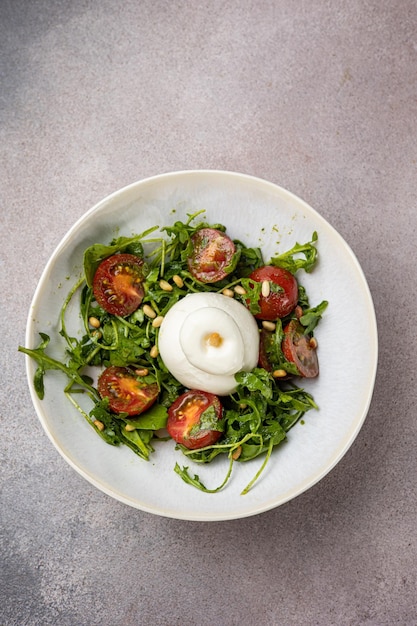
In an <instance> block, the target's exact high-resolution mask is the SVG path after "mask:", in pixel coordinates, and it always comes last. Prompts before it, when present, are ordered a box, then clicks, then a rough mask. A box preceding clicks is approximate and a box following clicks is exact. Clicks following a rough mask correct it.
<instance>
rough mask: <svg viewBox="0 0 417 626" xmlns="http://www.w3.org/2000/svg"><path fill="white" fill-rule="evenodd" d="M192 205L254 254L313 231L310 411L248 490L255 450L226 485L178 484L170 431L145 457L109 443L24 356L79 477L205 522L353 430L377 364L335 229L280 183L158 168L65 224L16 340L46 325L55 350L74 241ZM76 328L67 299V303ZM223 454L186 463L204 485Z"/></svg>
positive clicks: (226, 514)
mask: <svg viewBox="0 0 417 626" xmlns="http://www.w3.org/2000/svg"><path fill="white" fill-rule="evenodd" d="M200 209H205V210H206V215H205V216H203V218H204V219H206V220H207V221H208V222H211V223H213V222H217V223H219V222H220V223H222V224H224V225H225V226H226V227H227V232H228V234H229V235H230V236H231V237H232V238H237V239H240V240H242V241H243V242H244V243H246V244H247V245H253V246H261V247H262V250H263V252H264V257H265V260H268V258H269V257H270V256H272V255H273V254H276V253H277V252H279V251H286V250H287V249H289V248H290V247H292V246H293V245H294V243H295V242H296V241H298V242H300V243H301V242H305V241H309V240H310V238H311V235H312V233H313V231H315V230H316V231H317V232H318V235H319V240H318V250H319V254H320V261H319V263H318V265H317V267H316V268H315V269H314V271H313V272H312V273H311V274H306V273H305V272H301V273H300V274H299V279H300V282H301V283H302V284H304V285H305V287H306V288H307V292H308V293H309V295H310V302H311V304H312V305H314V304H318V303H319V302H320V301H321V300H323V299H326V300H328V301H329V306H328V309H327V311H326V313H325V315H324V317H323V319H322V321H321V323H320V325H319V327H318V329H317V333H316V336H317V338H318V342H319V359H320V376H319V378H318V379H317V380H311V381H305V382H304V383H303V386H304V388H305V389H307V390H308V391H310V392H311V393H312V394H313V396H314V399H315V400H316V402H317V404H318V405H319V407H320V408H319V410H318V411H314V410H313V411H310V412H309V413H308V414H307V415H306V417H305V423H304V424H300V423H299V424H297V425H296V426H295V427H294V428H293V429H292V430H291V431H290V432H289V433H288V441H287V442H286V443H284V444H283V445H281V446H280V447H278V448H277V449H275V450H274V452H273V454H272V457H271V460H270V462H269V464H268V465H267V467H266V470H265V471H264V473H263V474H262V476H261V478H260V479H259V481H258V482H257V483H256V484H255V486H254V487H253V489H252V490H251V491H249V493H247V494H246V495H243V496H242V495H240V492H241V491H242V489H243V488H244V487H245V486H246V485H247V483H248V482H249V481H250V480H251V478H252V477H253V475H254V474H255V473H256V470H257V468H258V467H259V465H260V463H261V462H262V461H261V460H260V459H258V460H255V461H251V462H248V463H244V464H243V463H242V464H235V466H234V470H233V474H232V478H231V480H230V482H229V483H228V485H227V487H226V488H225V489H224V490H223V491H221V492H219V493H216V494H207V493H203V492H200V491H198V490H197V489H195V488H193V487H191V486H189V485H187V484H185V483H184V482H183V481H182V480H181V479H180V477H179V476H177V474H175V473H174V471H173V468H174V465H175V462H176V461H178V462H179V464H180V465H184V464H185V465H191V466H192V465H193V464H192V463H191V462H190V461H187V460H186V459H185V457H184V456H183V455H182V453H181V452H180V451H175V449H174V444H173V442H164V443H158V444H157V447H156V452H155V453H154V454H153V455H152V459H151V461H149V462H145V461H143V460H141V459H140V458H138V457H137V456H136V455H135V454H134V453H133V452H131V451H130V450H129V449H128V448H126V447H124V446H120V447H117V448H114V447H112V446H109V445H107V444H106V443H104V441H102V440H101V438H100V437H98V436H97V435H96V433H95V432H94V431H93V429H92V428H91V427H90V426H89V425H88V424H87V422H86V421H85V420H84V418H83V417H82V416H81V415H80V414H79V413H78V411H77V410H76V409H75V408H73V407H72V405H71V404H70V403H69V402H68V400H67V399H66V397H65V396H64V393H63V388H64V385H65V384H66V382H67V381H66V379H65V376H64V375H63V374H61V373H60V372H55V371H54V372H48V373H47V375H46V377H45V389H46V393H45V398H44V400H43V401H40V400H39V399H38V397H37V395H36V393H35V391H34V388H33V383H32V381H33V375H34V371H35V367H36V366H35V363H34V362H33V361H32V360H31V359H29V358H28V357H27V359H26V362H27V374H28V379H29V386H30V391H31V396H32V400H33V403H34V406H35V409H36V412H37V414H38V416H39V419H40V421H41V423H42V426H43V428H44V429H45V431H46V433H47V435H48V437H49V438H50V440H51V441H52V443H53V444H54V445H55V447H56V448H57V450H58V451H59V452H60V454H61V455H62V456H63V457H64V458H65V459H66V461H67V462H68V463H69V464H70V465H71V466H72V467H73V468H74V469H75V470H76V471H77V472H79V473H80V474H81V475H82V476H84V478H86V479H87V480H88V481H89V482H90V483H92V484H93V485H95V486H96V487H98V488H99V489H101V490H102V491H104V492H105V493H107V494H109V495H110V496H112V497H114V498H116V499H117V500H120V501H122V502H124V503H126V504H129V505H131V506H133V507H136V508H138V509H141V510H143V511H148V512H150V513H155V514H158V515H163V516H167V517H172V518H177V519H187V520H201V521H215V520H227V519H234V518H241V517H246V516H250V515H255V514H258V513H261V512H263V511H266V510H269V509H272V508H274V507H277V506H279V505H281V504H283V503H284V502H287V501H289V500H291V499H292V498H294V497H296V496H297V495H299V494H301V493H302V492H304V491H305V490H306V489H308V488H310V487H311V486H312V485H314V484H315V483H317V482H318V481H319V480H320V479H322V478H323V477H324V476H325V475H326V474H327V473H328V472H329V471H330V470H331V469H332V468H333V467H334V466H335V465H336V464H337V463H338V461H340V459H341V458H342V457H343V455H344V454H345V453H346V451H347V450H348V449H349V447H350V446H351V444H352V443H353V441H354V440H355V438H356V436H357V434H358V432H359V430H360V428H361V426H362V424H363V422H364V419H365V417H366V414H367V411H368V408H369V404H370V401H371V398H372V392H373V387H374V381H375V375H376V367H377V351H378V345H377V344H378V342H377V329H376V321H375V313H374V307H373V303H372V298H371V295H370V292H369V289H368V286H367V283H366V280H365V277H364V274H363V272H362V270H361V267H360V265H359V263H358V261H357V259H356V257H355V256H354V254H353V253H352V251H351V249H350V248H349V246H348V245H347V244H346V242H345V241H344V240H343V239H342V237H341V236H340V235H339V234H338V233H337V232H336V231H335V229H334V228H333V227H332V226H330V224H329V223H328V222H326V221H325V220H324V219H323V218H322V217H321V216H320V215H319V214H318V213H317V212H316V211H314V210H313V209H312V208H311V207H310V206H308V205H307V204H306V203H305V202H303V201H302V200H300V199H299V198H297V197H296V196H294V195H293V194H291V193H290V192H288V191H286V190H285V189H282V188H281V187H279V186H277V185H274V184H272V183H270V182H266V181H264V180H260V179H258V178H254V177H251V176H247V175H243V174H238V173H232V172H223V171H204V170H203V171H185V172H174V173H169V174H162V175H160V176H155V177H152V178H148V179H146V180H142V181H139V182H137V183H134V184H132V185H129V186H128V187H125V188H124V189H121V190H120V191H117V192H115V193H113V194H112V195H110V196H109V197H107V198H105V199H104V200H102V201H101V202H99V203H98V204H97V205H96V206H95V207H93V208H92V209H91V210H89V211H88V212H87V213H86V214H85V215H84V216H83V217H82V218H81V219H80V220H79V221H78V222H77V223H76V224H75V225H74V226H73V227H72V228H71V230H70V231H69V232H68V234H67V235H66V236H65V237H64V239H63V240H62V241H61V243H60V244H59V246H58V247H57V249H56V250H55V252H54V253H53V255H52V257H51V259H50V260H49V262H48V264H47V266H46V268H45V270H44V272H43V274H42V277H41V279H40V282H39V285H38V288H37V290H36V293H35V295H34V298H33V302H32V305H31V309H30V314H29V319H28V326H27V335H26V342H27V343H26V345H27V346H28V347H35V346H36V345H37V344H38V340H39V337H38V332H39V331H41V332H42V331H43V332H46V333H47V334H49V335H50V337H51V343H50V346H51V347H50V353H51V354H52V355H53V356H55V357H60V358H63V356H64V354H63V343H62V341H61V338H60V337H59V335H58V331H59V323H58V315H59V311H60V308H61V306H62V302H63V299H64V297H65V296H66V294H67V292H68V290H69V288H70V286H71V285H72V284H73V282H75V279H77V278H78V277H80V276H81V274H82V258H83V251H84V249H85V248H86V247H88V246H89V245H91V244H93V243H96V242H103V243H108V242H109V241H110V240H111V239H112V238H113V237H114V236H119V235H126V236H130V235H132V234H135V233H139V232H142V231H144V230H145V229H146V228H149V227H151V226H154V225H156V224H158V225H159V226H166V225H169V224H172V223H173V222H174V221H176V220H179V219H181V220H185V219H186V218H187V214H189V213H193V212H195V211H198V210H200ZM68 320H69V321H68V325H69V327H70V329H71V330H72V331H73V332H74V333H76V332H78V331H80V327H81V326H80V321H79V318H78V311H77V310H76V307H75V306H74V307H72V308H70V310H69V314H68ZM226 465H227V460H226V459H223V458H222V459H220V458H218V459H217V460H216V462H214V463H212V464H209V465H207V466H201V465H197V466H195V468H194V467H190V469H191V471H192V472H193V473H197V474H198V475H199V476H200V478H201V479H202V481H203V482H204V483H205V484H206V486H207V487H214V486H217V485H218V484H220V483H221V482H222V478H223V476H224V474H225V472H226Z"/></svg>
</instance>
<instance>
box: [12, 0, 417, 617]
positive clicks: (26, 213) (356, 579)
mask: <svg viewBox="0 0 417 626" xmlns="http://www.w3.org/2000/svg"><path fill="white" fill-rule="evenodd" d="M416 18H417V4H416V2H415V1H414V0H404V1H403V2H397V1H396V0H367V1H360V0H351V1H350V2H342V1H336V2H328V1H326V0H309V1H307V0H300V1H299V2H292V1H290V0H277V1H273V0H258V1H255V0H243V1H238V0H232V1H231V2H227V3H225V2H221V1H220V0H214V1H213V2H197V1H194V2H193V1H191V2H185V1H181V0H174V1H173V2H168V1H165V2H164V1H163V0H142V1H141V2H137V1H135V0H125V1H124V2H114V1H113V0H72V1H71V2H64V1H63V0H55V1H52V0H36V1H34V2H32V1H30V0H2V2H1V3H0V46H1V56H0V64H1V75H2V86H1V92H0V106H1V128H0V181H1V209H0V210H1V214H0V220H1V250H0V268H1V272H0V280H1V294H2V297H1V300H0V312H1V314H0V325H1V326H0V333H1V340H2V352H1V355H2V356H1V362H2V366H1V367H2V376H1V385H0V394H1V403H0V412H1V424H0V428H1V439H0V455H1V463H0V475H1V494H0V498H1V500H0V517H1V565H0V579H1V582H0V624H2V626H12V625H13V626H23V625H30V626H32V625H42V626H44V625H48V624H54V625H56V624H59V625H63V626H66V625H68V626H75V625H88V626H94V625H103V624H105V625H123V626H128V625H129V626H130V625H138V624H141V625H142V624H144V625H155V626H159V625H161V626H174V625H176V624H178V625H181V626H194V625H197V626H200V625H201V626H205V625H209V624H210V625H211V624H221V625H225V626H232V625H233V626H234V625H235V624H244V625H248V626H249V625H251V624H261V625H268V626H269V625H278V624H282V625H284V626H292V625H294V626H302V625H322V624H325V625H327V624H343V625H359V624H360V625H362V624H365V625H367V626H371V625H372V626H374V625H377V626H383V625H386V626H393V625H400V626H408V625H412V624H417V599H416V597H417V596H416V582H417V581H416V547H417V546H416V544H417V540H416V522H417V519H416V518H417V515H416V506H417V505H416V479H417V472H416V465H417V464H416V454H415V450H416V433H417V425H416V424H417V422H416V418H417V410H416V406H417V391H416V389H417V384H416V383H417V381H416V347H417V339H416V327H417V313H416V311H417V307H416V293H417V274H416V262H415V258H416V206H417V187H416V182H417V171H416V170H417V143H416V134H417V35H416ZM197 168H214V169H228V170H236V171H241V172H245V173H250V174H253V175H256V176H260V177H263V178H266V179H269V180H271V181H273V182H276V183H278V184H280V185H282V186H284V187H287V188H288V189H290V190H291V191H293V192H294V193H296V194H297V195H299V196H301V197H303V198H304V199H305V200H306V201H307V202H309V203H310V204H311V205H312V206H314V207H315V208H316V209H317V210H318V211H319V212H320V213H321V214H322V215H323V216H324V217H325V218H326V219H328V220H329V221H330V222H331V223H332V224H333V225H334V226H335V227H336V228H337V229H338V230H339V232H340V233H341V234H342V236H343V237H344V238H345V239H346V240H347V241H348V243H349V244H350V245H351V247H352V248H353V250H354V252H355V253H356V255H357V256H358V259H359V261H360V262H361V264H362V267H363V269H364V272H365V274H366V276H367V279H368V282H369V285H370V289H371V291H372V294H373V298H374V301H375V307H376V312H377V318H378V324H379V335H380V361H379V370H378V377H377V381H376V387H375V394H374V398H373V402H372V405H371V408H370V411H369V415H368V418H367V420H366V421H365V424H364V427H363V429H362V431H361V433H360V434H359V436H358V438H357V440H356V442H355V443H354V445H353V447H352V448H351V449H350V451H349V452H348V453H347V454H346V456H345V457H344V458H343V460H342V461H341V462H340V463H339V465H338V466H337V467H336V468H335V469H334V470H333V471H332V472H331V473H330V474H329V475H328V476H327V477H326V478H325V479H324V480H323V481H321V482H320V483H319V484H317V485H316V486H315V487H314V488H312V489H310V490H309V491H308V492H306V493H304V494H303V495H302V496H299V497H298V498H297V499H295V500H294V501H292V502H290V503H288V504H286V505H284V506H282V507H280V508H278V509H275V510H272V511H270V512H268V513H264V514H262V515H260V516H257V517H252V518H247V519H244V520H237V521H229V522H219V523H197V522H183V521H176V520H172V519H165V518H160V517H157V516H153V515H149V514H145V513H142V512H140V511H137V510H134V509H131V508H129V507H127V506H125V505H122V504H120V503H118V502H116V501H115V500H113V499H111V498H109V497H108V496H106V495H104V494H103V493H101V492H99V491H97V490H95V489H94V488H93V487H92V486H91V485H90V484H88V483H87V482H86V481H84V480H83V479H82V478H81V477H80V476H78V474H76V473H75V472H74V471H73V470H72V469H71V468H70V467H69V466H68V465H67V464H66V463H65V462H64V460H63V459H61V457H60V456H59V455H58V453H57V452H56V451H55V449H54V448H53V447H52V446H51V444H50V442H49V440H48V439H47V437H46V435H45V434H44V432H43V430H42V428H41V426H40V423H39V422H38V420H37V418H36V415H35V412H34V409H33V407H32V404H31V401H30V396H29V391H28V386H27V382H26V379H25V371H24V359H23V357H22V355H20V354H18V353H17V346H18V344H19V343H23V342H24V333H25V325H26V316H27V313H28V309H29V304H30V301H31V298H32V295H33V292H34V289H35V287H36V284H37V281H38V279H39V277H40V274H41V271H42V269H43V267H44V265H45V263H46V261H47V259H48V257H49V256H50V254H51V253H52V251H53V250H54V248H55V246H56V245H57V244H58V243H59V241H60V239H61V238H62V237H63V235H64V234H65V233H66V231H67V230H68V229H69V227H70V226H71V225H72V224H73V223H74V222H75V221H76V220H77V218H79V217H80V216H82V215H83V214H84V213H85V212H86V211H87V210H88V209H89V208H90V207H91V206H92V205H93V204H95V203H96V202H97V201H99V200H100V199H101V198H103V197H104V196H106V195H107V194H108V193H110V192H112V191H114V190H116V189H118V188H120V187H122V186H124V185H125V184H127V183H130V182H133V181H135V180H138V179H141V178H144V177H146V176H149V175H153V174H157V173H161V172H166V171H171V170H179V169H197ZM347 297H348V294H347ZM335 348H337V347H336V346H335ZM346 367H347V368H349V367H355V355H354V354H346Z"/></svg>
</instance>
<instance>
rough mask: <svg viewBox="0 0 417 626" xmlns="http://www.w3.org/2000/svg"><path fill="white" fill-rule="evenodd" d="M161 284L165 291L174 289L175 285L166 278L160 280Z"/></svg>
mask: <svg viewBox="0 0 417 626" xmlns="http://www.w3.org/2000/svg"><path fill="white" fill-rule="evenodd" d="M159 286H160V287H161V289H163V290H164V291H172V290H173V286H172V285H170V284H169V282H168V281H167V280H164V279H162V280H160V281H159Z"/></svg>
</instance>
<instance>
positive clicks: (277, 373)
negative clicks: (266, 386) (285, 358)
mask: <svg viewBox="0 0 417 626" xmlns="http://www.w3.org/2000/svg"><path fill="white" fill-rule="evenodd" d="M286 375H287V372H286V371H285V370H275V371H274V372H272V376H273V377H274V378H284V376H286Z"/></svg>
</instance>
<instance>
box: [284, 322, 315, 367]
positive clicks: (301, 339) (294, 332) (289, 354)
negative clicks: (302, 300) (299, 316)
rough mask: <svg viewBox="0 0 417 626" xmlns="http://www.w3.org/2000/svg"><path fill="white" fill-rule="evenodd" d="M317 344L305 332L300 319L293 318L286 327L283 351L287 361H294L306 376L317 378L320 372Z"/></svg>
mask: <svg viewBox="0 0 417 626" xmlns="http://www.w3.org/2000/svg"><path fill="white" fill-rule="evenodd" d="M316 348H317V344H316V343H315V341H314V340H312V339H311V337H310V336H309V335H305V334H304V328H303V326H302V325H301V324H300V322H299V321H298V320H291V321H290V322H289V323H288V324H287V326H286V327H285V328H284V339H283V341H282V351H283V353H284V356H285V358H286V359H287V361H291V363H294V364H295V365H296V367H297V369H298V371H299V373H300V376H304V378H315V377H316V376H318V373H319V361H318V358H317V350H316Z"/></svg>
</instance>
